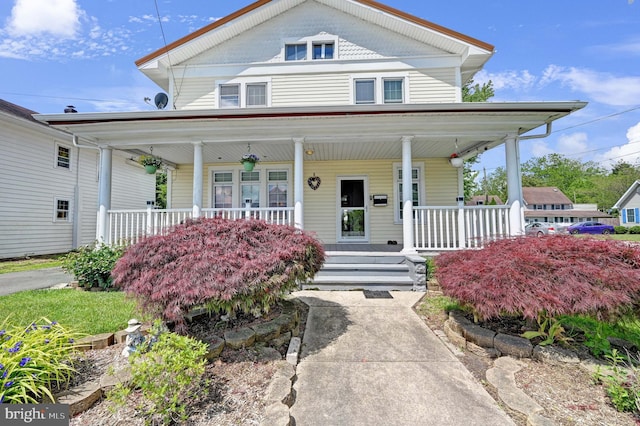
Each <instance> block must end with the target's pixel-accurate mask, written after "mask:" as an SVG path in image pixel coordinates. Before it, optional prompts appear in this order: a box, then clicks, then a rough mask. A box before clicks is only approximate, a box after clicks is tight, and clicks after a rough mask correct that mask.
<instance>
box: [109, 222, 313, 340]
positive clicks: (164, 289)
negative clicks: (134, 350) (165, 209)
mask: <svg viewBox="0 0 640 426" xmlns="http://www.w3.org/2000/svg"><path fill="white" fill-rule="evenodd" d="M323 262H324V249H323V248H322V245H321V244H320V243H319V242H318V241H317V240H316V239H315V238H313V237H311V236H310V235H309V234H307V233H305V232H302V231H300V230H299V229H296V228H293V227H290V226H282V225H270V224H267V223H266V222H264V221H259V220H236V221H231V220H226V219H222V218H214V219H200V220H193V221H191V220H190V221H187V222H186V223H185V224H183V225H179V226H176V227H175V228H173V230H172V231H171V232H170V233H169V234H168V235H165V236H155V237H150V238H147V239H145V240H143V241H141V242H140V243H138V244H136V245H133V246H131V247H129V248H128V249H127V251H126V253H125V255H124V256H123V257H122V258H121V259H120V260H119V261H118V263H117V265H116V267H115V269H114V272H113V275H114V278H115V285H117V286H118V287H120V288H123V289H124V290H125V291H126V292H127V293H129V294H131V295H133V296H135V297H136V298H137V299H138V300H139V301H140V302H141V307H142V308H143V309H146V310H147V311H149V312H151V313H160V314H161V315H162V317H163V318H164V319H165V320H166V321H168V322H169V321H173V322H175V324H176V330H178V331H184V315H185V314H186V313H187V312H188V311H189V310H190V309H191V308H193V307H195V306H201V305H206V306H208V307H209V308H210V309H211V310H214V311H226V312H228V313H231V312H234V311H238V310H241V311H243V312H252V313H254V314H259V313H261V312H267V311H268V310H269V309H270V307H271V305H273V304H274V303H276V302H277V301H279V300H280V299H282V298H283V297H284V296H285V295H287V294H289V293H290V292H291V291H293V290H296V289H298V287H299V284H300V283H302V282H304V281H306V280H309V279H311V278H312V277H313V276H314V275H315V273H316V272H317V271H318V270H319V269H320V267H321V266H322V263H323Z"/></svg>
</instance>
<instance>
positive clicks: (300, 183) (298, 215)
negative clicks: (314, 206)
mask: <svg viewBox="0 0 640 426" xmlns="http://www.w3.org/2000/svg"><path fill="white" fill-rule="evenodd" d="M293 143H294V159H293V179H294V182H293V188H294V191H293V198H294V201H293V202H294V207H293V225H294V226H295V227H296V228H298V229H304V155H303V154H304V146H303V144H304V138H295V139H293Z"/></svg>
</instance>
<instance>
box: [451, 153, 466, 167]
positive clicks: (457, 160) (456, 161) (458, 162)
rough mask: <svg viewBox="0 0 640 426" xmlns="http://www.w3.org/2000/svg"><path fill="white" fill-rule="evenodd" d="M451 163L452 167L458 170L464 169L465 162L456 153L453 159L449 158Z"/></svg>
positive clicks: (452, 156)
mask: <svg viewBox="0 0 640 426" xmlns="http://www.w3.org/2000/svg"><path fill="white" fill-rule="evenodd" d="M449 163H451V165H452V166H453V167H455V168H456V169H459V168H460V167H462V164H463V163H464V160H463V159H462V158H460V157H458V154H457V153H455V152H454V153H453V154H451V157H449Z"/></svg>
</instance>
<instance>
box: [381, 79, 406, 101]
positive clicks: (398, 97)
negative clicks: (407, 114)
mask: <svg viewBox="0 0 640 426" xmlns="http://www.w3.org/2000/svg"><path fill="white" fill-rule="evenodd" d="M382 83H383V95H384V103H385V104H401V103H403V102H404V88H403V86H404V79H403V78H383V79H382Z"/></svg>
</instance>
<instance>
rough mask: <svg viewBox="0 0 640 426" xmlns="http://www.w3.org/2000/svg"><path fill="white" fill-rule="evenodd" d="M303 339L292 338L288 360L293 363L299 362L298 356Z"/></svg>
mask: <svg viewBox="0 0 640 426" xmlns="http://www.w3.org/2000/svg"><path fill="white" fill-rule="evenodd" d="M301 344H302V341H301V340H300V338H299V337H293V338H291V342H290V343H289V349H288V350H287V362H288V363H290V364H291V365H297V364H298V356H299V354H300V346H301Z"/></svg>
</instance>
